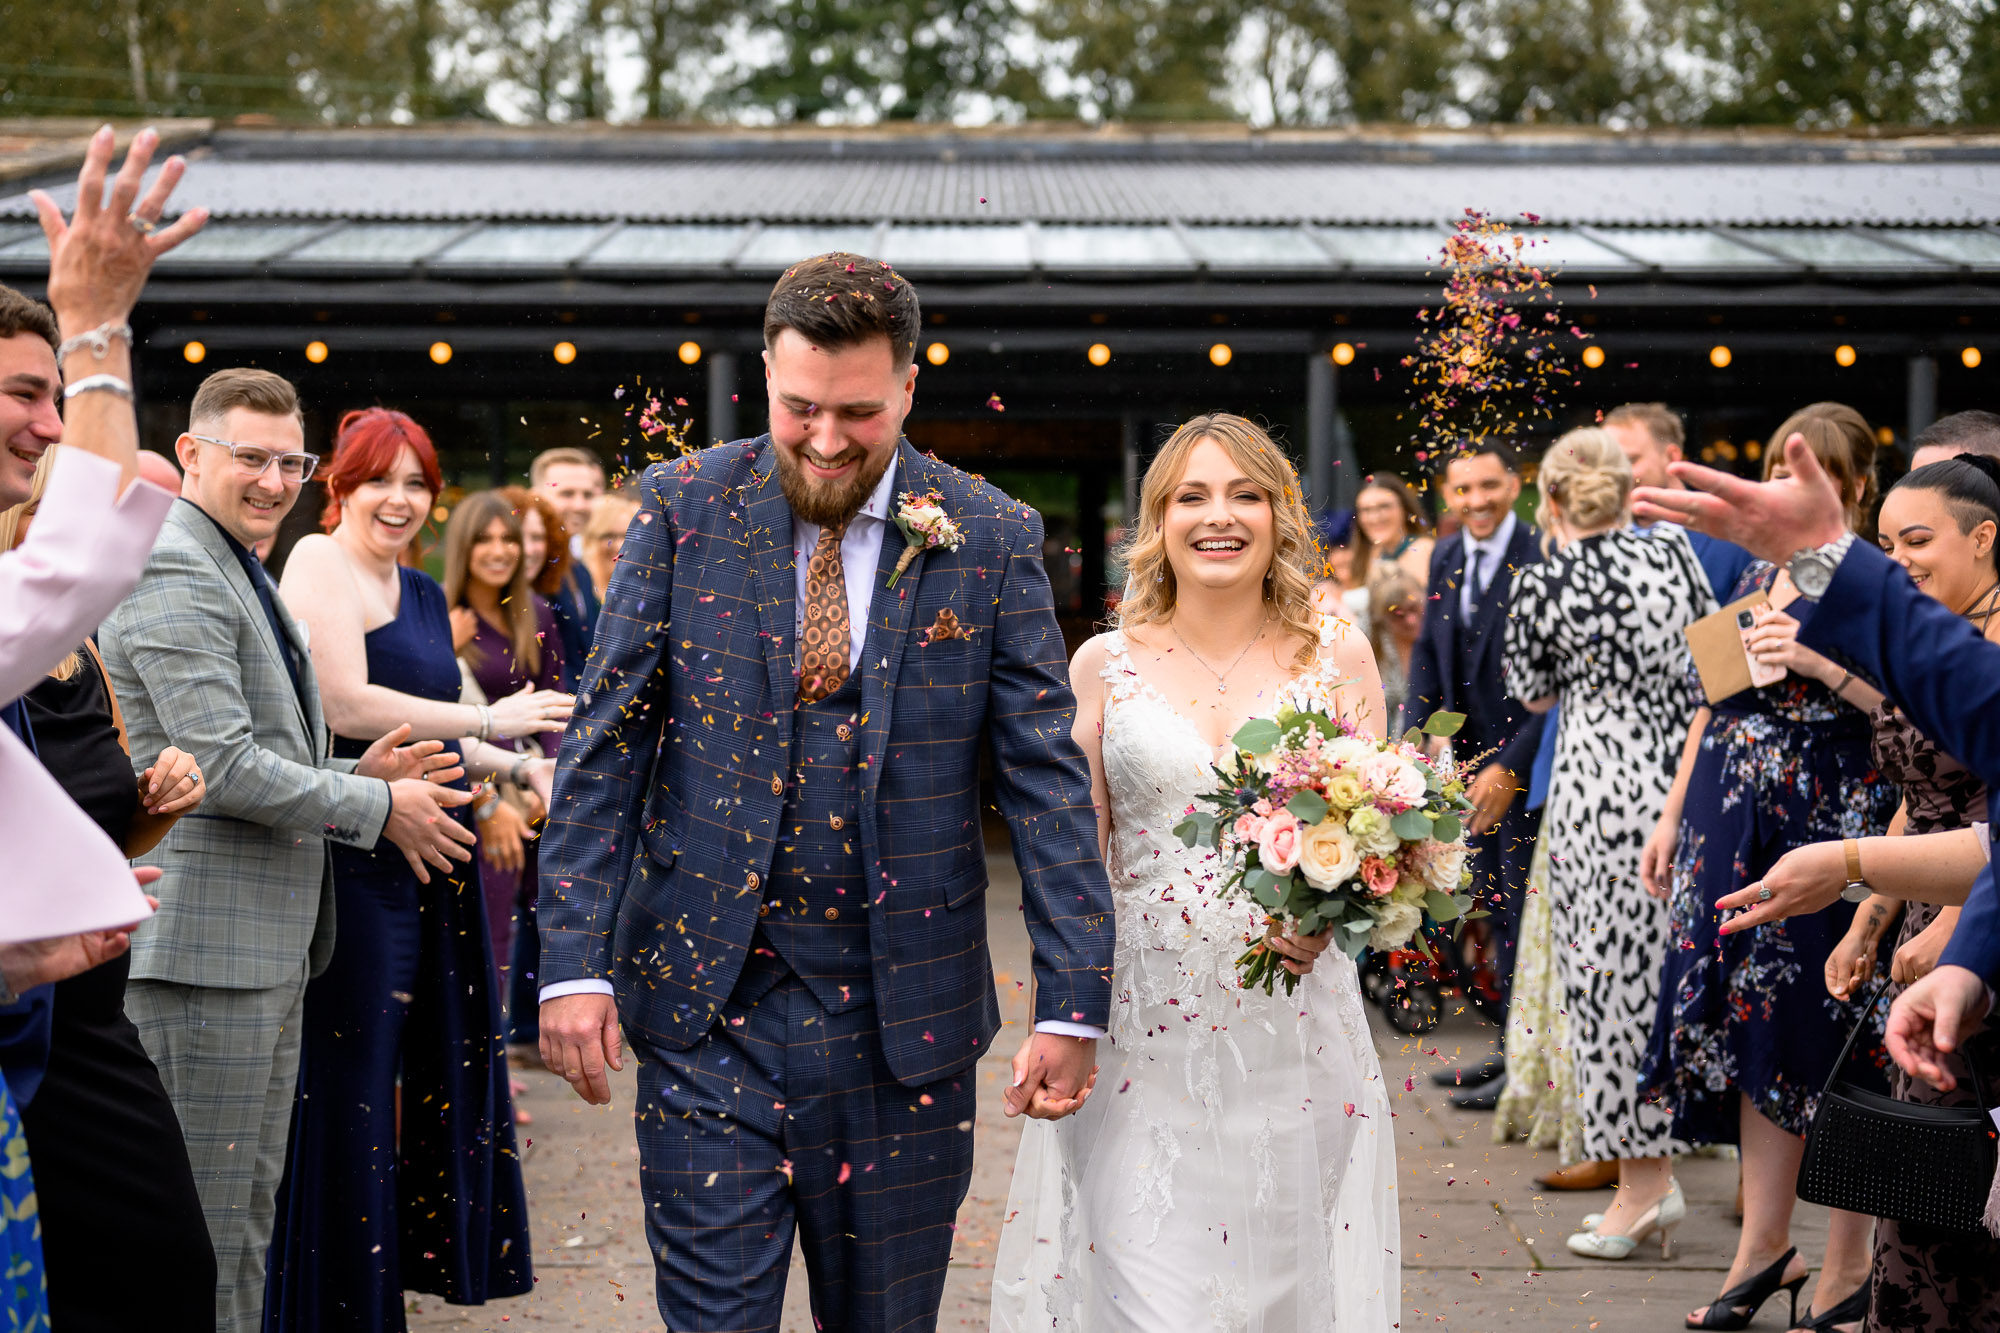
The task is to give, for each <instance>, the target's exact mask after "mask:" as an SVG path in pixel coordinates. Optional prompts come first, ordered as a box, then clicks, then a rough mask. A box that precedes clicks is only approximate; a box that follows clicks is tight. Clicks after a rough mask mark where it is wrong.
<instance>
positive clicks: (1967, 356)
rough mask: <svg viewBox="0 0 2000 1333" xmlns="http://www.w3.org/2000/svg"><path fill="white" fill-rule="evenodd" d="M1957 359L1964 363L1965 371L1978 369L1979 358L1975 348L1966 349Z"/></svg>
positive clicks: (1977, 350)
mask: <svg viewBox="0 0 2000 1333" xmlns="http://www.w3.org/2000/svg"><path fill="white" fill-rule="evenodd" d="M1958 359H1959V360H1960V361H1961V362H1963V363H1964V365H1965V368H1966V369H1967V370H1977V369H1979V362H1980V359H1981V358H1980V355H1979V349H1978V348H1977V347H1968V348H1966V349H1965V350H1964V351H1962V352H1960V353H1959V354H1958Z"/></svg>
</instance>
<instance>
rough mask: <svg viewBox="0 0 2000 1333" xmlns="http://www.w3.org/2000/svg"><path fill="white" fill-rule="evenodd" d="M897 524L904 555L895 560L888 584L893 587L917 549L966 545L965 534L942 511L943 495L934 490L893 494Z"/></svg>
mask: <svg viewBox="0 0 2000 1333" xmlns="http://www.w3.org/2000/svg"><path fill="white" fill-rule="evenodd" d="M896 526H897V527H899V528H901V529H902V530H903V540H904V541H905V542H907V543H908V545H906V546H904V547H903V554H902V557H901V558H900V559H898V560H897V561H896V572H895V573H893V574H891V575H889V585H888V586H890V587H891V588H893V587H895V586H896V580H897V579H899V578H901V577H903V571H904V570H906V569H908V568H909V567H910V562H911V561H912V560H915V559H916V558H917V552H919V551H928V550H930V549H931V548H932V547H935V546H942V547H943V548H944V549H945V550H947V551H956V550H957V549H958V548H959V547H960V546H962V545H964V544H965V533H964V532H962V531H961V530H960V529H959V526H958V524H956V523H954V522H953V521H952V520H951V516H950V515H949V514H947V513H945V512H944V497H943V496H942V495H939V494H938V493H937V492H936V491H925V492H924V493H923V494H922V495H912V494H910V493H909V492H908V491H904V492H903V493H902V494H901V495H899V496H897V497H896Z"/></svg>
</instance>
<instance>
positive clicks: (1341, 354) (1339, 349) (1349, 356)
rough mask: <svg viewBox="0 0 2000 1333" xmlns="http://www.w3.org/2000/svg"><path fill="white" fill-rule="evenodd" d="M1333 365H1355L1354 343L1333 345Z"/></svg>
mask: <svg viewBox="0 0 2000 1333" xmlns="http://www.w3.org/2000/svg"><path fill="white" fill-rule="evenodd" d="M1333 364H1335V365H1336V366H1351V365H1353V364H1354V344H1353V343H1335V344H1334V345H1333Z"/></svg>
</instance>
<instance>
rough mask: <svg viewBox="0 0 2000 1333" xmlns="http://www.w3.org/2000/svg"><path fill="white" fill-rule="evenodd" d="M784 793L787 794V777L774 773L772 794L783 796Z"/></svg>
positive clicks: (772, 776)
mask: <svg viewBox="0 0 2000 1333" xmlns="http://www.w3.org/2000/svg"><path fill="white" fill-rule="evenodd" d="M784 794H785V779H784V778H783V777H781V776H780V775H778V774H776V773H774V774H772V775H771V795H773V796H783V795H784Z"/></svg>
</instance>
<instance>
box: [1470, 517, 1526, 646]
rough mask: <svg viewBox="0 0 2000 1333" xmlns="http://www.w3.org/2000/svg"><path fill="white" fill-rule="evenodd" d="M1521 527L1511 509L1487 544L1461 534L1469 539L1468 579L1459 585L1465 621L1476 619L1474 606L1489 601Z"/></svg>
mask: <svg viewBox="0 0 2000 1333" xmlns="http://www.w3.org/2000/svg"><path fill="white" fill-rule="evenodd" d="M1520 524H1521V520H1520V519H1519V518H1517V517H1515V514H1514V511H1513V510H1511V509H1510V510H1508V511H1507V514H1506V517H1504V518H1502V519H1501V520H1500V526H1499V527H1497V528H1495V529H1493V535H1492V536H1491V537H1488V538H1487V539H1486V540H1484V541H1474V540H1473V539H1472V534H1471V533H1469V532H1465V531H1464V530H1463V529H1461V530H1460V533H1461V535H1462V536H1463V537H1464V538H1465V579H1464V581H1463V582H1462V583H1460V584H1459V585H1458V612H1459V615H1460V616H1461V617H1462V618H1464V619H1466V620H1470V619H1472V607H1473V604H1474V603H1475V602H1483V601H1485V600H1486V594H1487V592H1488V591H1490V590H1491V589H1492V587H1493V576H1494V575H1495V574H1497V573H1498V572H1499V571H1500V566H1501V565H1502V563H1504V562H1505V561H1506V559H1507V547H1508V545H1509V543H1511V542H1512V541H1513V540H1514V529H1515V528H1517V527H1519V526H1520ZM1474 551H1478V552H1479V553H1480V556H1479V586H1478V587H1477V588H1475V587H1473V586H1472V553H1473V552H1474Z"/></svg>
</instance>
